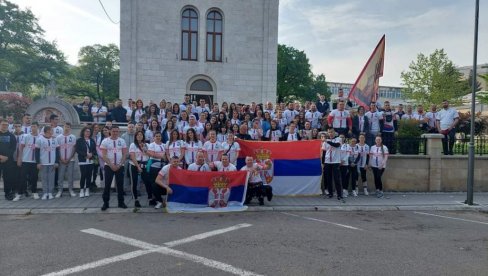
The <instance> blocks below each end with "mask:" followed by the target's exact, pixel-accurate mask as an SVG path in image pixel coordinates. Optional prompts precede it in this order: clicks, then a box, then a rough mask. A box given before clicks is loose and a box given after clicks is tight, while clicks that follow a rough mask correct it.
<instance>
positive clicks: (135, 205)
mask: <svg viewBox="0 0 488 276" xmlns="http://www.w3.org/2000/svg"><path fill="white" fill-rule="evenodd" d="M134 207H136V208H141V203H139V200H137V199H136V201H135V202H134Z"/></svg>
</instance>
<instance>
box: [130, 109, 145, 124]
mask: <svg viewBox="0 0 488 276" xmlns="http://www.w3.org/2000/svg"><path fill="white" fill-rule="evenodd" d="M132 112H133V113H134V121H136V123H138V122H140V121H141V116H142V115H144V114H146V112H145V111H144V109H136V110H134V111H132Z"/></svg>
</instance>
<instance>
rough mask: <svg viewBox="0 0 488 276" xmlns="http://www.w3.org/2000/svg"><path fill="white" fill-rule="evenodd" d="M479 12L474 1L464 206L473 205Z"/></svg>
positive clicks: (478, 7) (478, 5) (477, 5)
mask: <svg viewBox="0 0 488 276" xmlns="http://www.w3.org/2000/svg"><path fill="white" fill-rule="evenodd" d="M479 10H480V0H476V5H475V12H474V49H473V50H474V51H473V76H475V77H473V79H472V85H471V124H470V136H469V146H468V154H469V157H468V183H467V198H466V204H468V205H473V186H474V119H475V118H474V113H475V106H476V69H477V68H476V67H477V66H478V65H477V63H478V18H479Z"/></svg>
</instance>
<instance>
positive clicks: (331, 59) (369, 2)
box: [13, 0, 488, 86]
mask: <svg viewBox="0 0 488 276" xmlns="http://www.w3.org/2000/svg"><path fill="white" fill-rule="evenodd" d="M101 1H102V3H103V4H104V6H105V8H106V10H107V13H108V14H109V16H110V17H111V18H112V19H113V20H114V21H115V22H119V20H120V4H119V0H101ZM166 1H170V0H166ZM242 1H244V0H242ZM13 2H14V3H17V4H18V5H19V6H20V7H21V8H27V7H28V8H30V9H31V10H32V12H33V13H34V14H35V15H36V16H37V17H38V18H39V23H40V25H41V27H42V28H43V29H44V30H45V31H46V33H45V35H46V38H47V39H48V40H50V41H53V40H54V41H56V42H57V44H58V46H59V48H60V49H61V50H62V51H63V52H64V53H65V54H66V56H67V59H68V62H69V63H71V64H76V62H77V54H78V51H79V49H80V48H81V47H83V46H86V45H93V44H97V43H98V44H108V43H115V44H117V45H119V34H120V32H119V25H118V24H113V23H112V22H111V21H110V20H109V19H108V18H107V16H106V15H105V13H104V11H103V9H102V7H101V6H100V3H99V1H98V0H13ZM474 3H475V1H474V0H428V1H426V0H408V1H405V0H358V1H344V0H280V16H279V31H278V42H279V43H282V44H286V45H288V46H293V47H295V48H297V49H299V50H303V51H305V53H306V54H307V56H308V58H309V60H310V64H311V65H312V71H313V72H314V73H315V74H324V75H325V76H326V78H327V80H328V81H333V82H346V83H354V81H355V80H356V78H357V76H358V75H359V73H360V72H361V69H362V68H363V66H364V65H365V63H366V61H367V60H368V58H369V56H370V55H371V53H372V51H373V49H374V47H375V46H376V44H377V43H378V41H379V40H380V38H381V36H382V35H383V34H385V35H386V51H385V70H384V76H383V78H381V79H380V85H390V86H399V85H401V79H400V73H401V72H402V71H404V70H408V66H409V64H410V63H411V62H412V61H413V60H415V59H416V57H417V54H419V53H424V54H426V55H428V54H430V53H432V52H433V51H434V50H435V49H440V48H444V50H445V51H446V53H447V55H448V56H449V58H450V59H451V60H452V61H453V62H454V64H456V65H457V66H467V65H472V64H473V35H474ZM478 63H488V0H480V21H479V46H478Z"/></svg>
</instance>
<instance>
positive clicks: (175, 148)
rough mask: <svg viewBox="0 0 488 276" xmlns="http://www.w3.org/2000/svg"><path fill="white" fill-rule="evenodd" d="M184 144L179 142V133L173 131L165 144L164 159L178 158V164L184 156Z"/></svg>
mask: <svg viewBox="0 0 488 276" xmlns="http://www.w3.org/2000/svg"><path fill="white" fill-rule="evenodd" d="M184 146H185V145H184V142H183V141H182V140H180V133H179V132H178V130H176V129H173V130H172V131H171V134H170V138H169V140H168V142H167V143H166V148H165V150H166V158H167V159H168V160H171V157H178V160H179V162H180V163H181V160H182V159H183V157H184V156H185V147H184Z"/></svg>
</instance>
